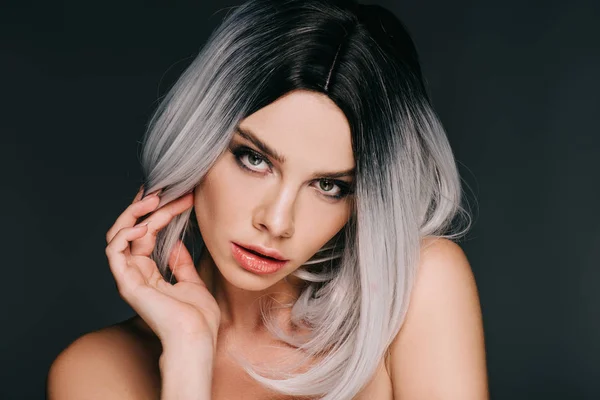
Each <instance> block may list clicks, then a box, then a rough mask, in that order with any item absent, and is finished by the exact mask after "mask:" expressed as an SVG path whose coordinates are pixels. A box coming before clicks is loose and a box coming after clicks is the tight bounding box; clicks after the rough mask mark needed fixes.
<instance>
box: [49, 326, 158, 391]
mask: <svg viewBox="0 0 600 400" xmlns="http://www.w3.org/2000/svg"><path fill="white" fill-rule="evenodd" d="M140 321H141V320H140V319H139V318H138V317H135V318H132V319H129V320H126V321H123V322H121V323H119V324H116V325H112V326H109V327H106V328H103V329H100V330H98V331H94V332H90V333H87V334H85V335H83V336H81V337H80V338H78V339H77V340H75V341H74V342H73V343H71V344H70V345H69V346H68V347H67V348H66V349H64V350H63V351H62V352H61V353H60V354H59V355H58V356H57V357H56V359H55V360H54V362H53V363H52V365H51V367H50V370H49V372H48V380H47V393H48V399H50V400H68V399H148V398H156V397H157V396H158V393H159V390H160V371H159V369H158V358H159V356H160V352H161V349H160V341H158V339H157V338H156V337H155V336H154V335H153V334H152V333H151V331H149V330H148V329H146V327H145V326H144V324H143V323H141V322H140Z"/></svg>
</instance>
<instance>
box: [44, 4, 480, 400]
mask: <svg viewBox="0 0 600 400" xmlns="http://www.w3.org/2000/svg"><path fill="white" fill-rule="evenodd" d="M141 161H142V166H143V172H144V176H145V184H144V186H143V188H142V189H140V192H139V193H138V195H137V196H136V198H135V200H134V202H133V203H132V205H131V206H129V207H128V208H127V209H126V210H125V211H124V212H123V214H121V216H119V218H118V219H117V220H116V222H115V224H114V226H113V227H112V228H111V229H110V230H109V231H108V232H107V242H108V245H107V247H106V255H107V257H108V261H109V265H110V267H111V271H112V273H113V275H114V277H115V280H116V282H117V286H118V289H119V292H120V294H121V296H122V297H123V298H124V299H125V300H126V301H127V302H128V303H129V304H130V305H131V306H132V307H133V308H134V309H135V310H136V312H137V313H138V315H137V316H136V317H134V318H132V319H131V320H128V321H125V322H123V323H120V324H117V325H115V326H111V327H108V328H105V329H102V330H100V331H97V332H92V333H90V334H87V335H84V336H83V337H81V338H79V339H78V340H77V341H75V342H74V343H73V344H71V345H70V346H69V347H68V348H67V349H66V350H65V351H63V352H62V353H61V355H59V357H58V358H57V359H56V360H55V362H54V363H53V365H52V367H51V370H50V373H49V380H48V393H49V397H50V398H51V399H67V398H102V399H106V398H111V399H138V398H139V399H146V398H161V399H174V398H177V399H188V398H189V399H192V398H194V399H200V398H201V399H209V398H210V399H292V398H321V399H326V400H333V399H336V400H341V399H434V398H435V399H461V400H464V399H485V398H487V379H486V370H485V356H484V344H483V332H482V326H481V315H480V309H479V302H478V298H477V292H476V287H475V284H474V281H473V277H472V274H471V271H470V268H469V264H468V262H467V260H466V258H465V256H464V253H463V252H462V250H461V249H460V247H459V246H458V245H457V244H455V243H454V242H452V241H451V240H450V239H453V238H454V239H455V238H458V237H459V236H460V235H462V234H464V232H465V231H466V229H467V228H464V229H463V230H462V231H459V230H456V229H455V230H454V232H452V231H451V230H452V229H453V228H455V224H454V222H456V217H457V216H458V217H460V216H467V217H468V214H467V213H466V212H465V211H464V210H463V209H462V208H461V205H460V202H461V187H460V178H459V175H458V172H457V169H456V166H455V161H454V158H453V155H452V151H451V148H450V146H449V143H448V140H447V138H446V136H445V133H444V130H443V128H442V126H441V124H440V122H439V121H438V119H437V117H436V115H435V113H434V111H433V109H432V106H431V103H430V100H429V98H428V96H427V93H426V90H425V87H424V82H423V78H422V76H421V71H420V66H419V63H418V57H417V53H416V50H415V48H414V45H413V43H412V40H411V39H410V37H409V35H408V33H407V32H406V31H405V29H404V28H403V26H402V24H401V23H400V21H398V19H397V18H396V17H395V16H394V15H392V14H391V13H390V12H389V11H387V10H385V9H384V8H382V7H379V6H375V5H370V6H365V5H357V4H355V3H353V2H350V1H326V0H285V1H280V0H279V1H275V0H251V1H248V2H246V3H244V4H243V5H241V6H239V7H237V8H235V9H234V10H233V11H232V12H231V13H230V14H229V15H228V16H227V17H226V19H225V20H224V22H223V23H222V24H221V26H220V27H219V28H218V29H217V30H216V31H215V32H214V33H213V35H212V36H211V37H210V38H209V40H208V43H207V44H206V46H205V47H204V49H203V50H202V51H201V52H200V54H199V55H198V57H197V58H196V59H195V60H194V62H193V63H192V64H191V65H190V67H189V68H188V69H187V70H186V71H185V73H184V74H183V75H182V76H181V78H180V79H179V80H178V82H177V83H176V85H175V86H174V87H173V88H172V89H171V90H170V92H169V93H168V95H167V96H166V98H165V99H164V100H163V101H162V103H161V105H160V107H159V109H158V110H157V111H156V113H155V115H154V116H153V118H152V120H151V123H150V126H149V129H148V132H147V134H146V136H145V138H144V142H143V151H142V158H141ZM158 192H159V193H158ZM148 193H152V194H148ZM409 304H410V308H409ZM401 328H402V329H401Z"/></svg>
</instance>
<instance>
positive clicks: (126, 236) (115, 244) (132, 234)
mask: <svg viewBox="0 0 600 400" xmlns="http://www.w3.org/2000/svg"><path fill="white" fill-rule="evenodd" d="M147 230H148V227H147V225H145V224H144V225H138V226H135V227H131V228H123V229H121V230H120V231H119V232H118V233H117V234H116V235H115V236H114V237H113V239H112V240H111V241H110V243H109V244H108V245H107V246H106V249H105V250H104V252H105V254H106V257H107V258H108V263H109V265H110V270H111V272H112V274H113V276H114V278H115V281H116V283H117V287H118V288H119V292H122V291H128V290H131V289H132V286H135V285H139V284H140V283H141V279H140V280H138V281H137V282H134V281H132V280H131V279H125V278H126V277H127V276H131V274H129V275H128V274H127V273H126V271H127V268H128V265H127V257H128V254H126V253H128V251H129V242H130V241H132V240H135V239H137V238H138V237H140V236H143V235H144V234H145V233H146V231H147ZM139 277H140V278H141V277H142V276H141V275H139Z"/></svg>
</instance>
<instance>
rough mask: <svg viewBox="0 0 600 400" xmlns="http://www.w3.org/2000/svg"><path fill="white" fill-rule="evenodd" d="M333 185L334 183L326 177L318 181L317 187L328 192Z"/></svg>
mask: <svg viewBox="0 0 600 400" xmlns="http://www.w3.org/2000/svg"><path fill="white" fill-rule="evenodd" d="M334 186H335V184H334V183H332V182H331V181H328V180H326V179H323V180H321V181H319V187H320V188H321V189H322V190H323V191H325V192H329V191H330V190H331V189H333V187H334Z"/></svg>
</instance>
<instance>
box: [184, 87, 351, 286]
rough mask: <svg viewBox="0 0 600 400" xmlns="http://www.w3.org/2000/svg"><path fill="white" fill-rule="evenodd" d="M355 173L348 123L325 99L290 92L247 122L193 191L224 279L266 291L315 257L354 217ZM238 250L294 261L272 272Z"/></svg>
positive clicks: (201, 223) (209, 246)
mask: <svg viewBox="0 0 600 400" xmlns="http://www.w3.org/2000/svg"><path fill="white" fill-rule="evenodd" d="M267 149H268V150H267ZM354 166H355V164H354V156H353V153H352V144H351V137H350V127H349V125H348V121H347V120H346V117H345V116H344V114H343V113H342V111H341V110H340V109H339V108H338V107H337V106H336V105H335V104H334V103H333V102H332V101H331V100H330V99H329V98H328V97H327V96H325V95H322V94H318V93H314V92H309V91H294V92H290V93H288V94H287V95H285V96H284V97H281V98H280V99H278V100H277V101H275V102H273V103H271V104H269V105H268V106H266V107H264V108H262V109H260V110H258V111H257V112H255V113H254V114H252V115H250V116H248V117H247V118H246V119H244V120H242V121H241V122H240V124H239V129H238V130H236V132H235V134H234V137H233V139H232V141H231V143H230V145H229V150H228V151H226V152H225V153H224V154H223V155H221V157H220V158H219V159H218V160H217V162H216V163H215V165H214V166H213V167H212V168H211V169H210V171H209V172H208V174H207V175H206V176H205V178H204V179H203V180H202V182H201V183H200V184H199V185H198V187H197V188H196V189H195V192H194V196H195V197H194V208H195V212H196V216H197V220H198V225H199V227H200V232H201V233H202V237H203V239H204V242H205V244H206V248H207V249H208V251H209V253H210V255H211V256H212V259H213V261H214V262H215V264H216V266H217V267H218V268H219V271H220V272H221V274H222V275H223V277H224V278H225V279H226V280H227V281H228V282H229V283H231V284H233V285H235V286H237V287H239V288H242V289H246V290H263V289H266V288H268V287H270V286H271V285H273V284H275V283H276V282H278V281H280V280H281V279H283V278H284V277H285V276H287V275H289V274H290V273H292V272H293V271H294V270H296V269H297V268H298V267H299V266H300V265H301V264H303V263H304V262H305V261H307V260H308V259H309V258H310V257H312V256H313V255H314V254H315V253H316V252H317V251H318V250H319V249H320V248H321V247H322V246H323V245H324V244H325V243H327V241H329V240H330V239H331V238H332V237H333V236H334V235H335V234H336V233H338V232H339V231H340V229H341V228H342V227H343V226H344V224H345V223H346V222H347V221H348V219H349V217H350V214H351V207H352V195H351V194H349V193H348V192H349V191H351V189H352V182H353V169H354ZM238 246H242V247H247V246H259V247H262V249H265V248H266V249H271V250H275V251H277V252H279V255H280V256H281V257H282V258H284V259H286V260H287V261H286V262H285V263H278V265H275V266H276V267H278V268H279V269H276V270H273V268H272V267H273V264H272V263H269V262H268V261H267V262H263V261H264V259H262V258H260V257H259V258H258V259H255V256H254V255H252V254H249V253H248V252H247V251H245V250H244V249H241V248H240V247H238ZM253 266H254V267H255V268H258V269H260V271H256V270H255V271H252V270H251V269H252V267H253Z"/></svg>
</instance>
